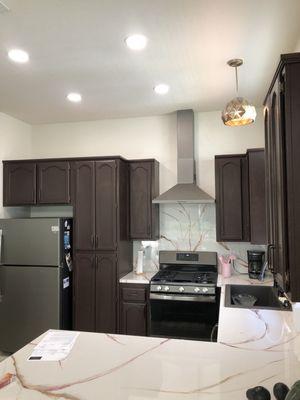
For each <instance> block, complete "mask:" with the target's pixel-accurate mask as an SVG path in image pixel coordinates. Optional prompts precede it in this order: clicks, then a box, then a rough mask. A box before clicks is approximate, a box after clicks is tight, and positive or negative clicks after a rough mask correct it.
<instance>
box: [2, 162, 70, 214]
mask: <svg viewBox="0 0 300 400" xmlns="http://www.w3.org/2000/svg"><path fill="white" fill-rule="evenodd" d="M69 175H70V167H69V163H68V162H66V161H49V162H38V163H37V162H34V161H28V162H10V161H5V162H4V179H3V194H4V202H3V204H4V205H5V206H21V205H35V204H69V203H70V201H71V199H70V179H69Z"/></svg>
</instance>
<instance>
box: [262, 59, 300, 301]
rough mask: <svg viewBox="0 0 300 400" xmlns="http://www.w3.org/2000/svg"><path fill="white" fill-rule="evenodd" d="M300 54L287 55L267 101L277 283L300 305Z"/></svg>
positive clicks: (271, 246)
mask: <svg viewBox="0 0 300 400" xmlns="http://www.w3.org/2000/svg"><path fill="white" fill-rule="evenodd" d="M299 104H300V53H294V54H285V55H282V56H281V60H280V63H279V66H278V68H277V70H276V73H275V75H274V78H273V80H272V82H271V86H270V89H269V91H268V93H267V96H266V99H265V141H266V160H267V162H266V167H267V168H266V185H267V217H268V218H267V234H268V258H269V265H270V266H271V268H272V270H273V272H274V274H275V280H276V282H277V283H278V284H279V285H280V286H281V287H282V288H283V289H284V290H285V291H286V292H287V293H288V294H289V296H290V298H291V300H292V301H295V302H297V301H300V269H299V267H298V260H299V257H300V246H299V242H300V181H299V171H300V157H299V148H300V115H299Z"/></svg>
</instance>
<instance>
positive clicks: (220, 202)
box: [215, 149, 266, 244]
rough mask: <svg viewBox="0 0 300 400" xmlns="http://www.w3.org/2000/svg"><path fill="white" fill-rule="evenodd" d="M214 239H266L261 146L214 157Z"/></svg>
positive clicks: (259, 240) (263, 166)
mask: <svg viewBox="0 0 300 400" xmlns="http://www.w3.org/2000/svg"><path fill="white" fill-rule="evenodd" d="M215 176H216V218H217V241H218V242H223V241H224V242H251V243H253V244H265V243H266V204H265V157H264V150H263V149H252V150H248V152H247V154H237V155H225V156H216V157H215Z"/></svg>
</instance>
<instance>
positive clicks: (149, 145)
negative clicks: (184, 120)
mask: <svg viewBox="0 0 300 400" xmlns="http://www.w3.org/2000/svg"><path fill="white" fill-rule="evenodd" d="M32 155H33V156H34V157H41V158H42V157H72V156H75V157H76V156H107V155H121V156H123V157H125V158H129V159H133V158H156V159H157V160H158V161H159V162H160V163H161V170H160V173H161V175H160V178H161V179H160V183H161V189H162V190H165V189H167V188H168V187H169V186H172V185H173V184H175V182H176V172H175V171H176V116H175V114H170V115H166V116H155V117H144V118H127V119H112V120H102V121H91V122H80V123H67V124H51V125H36V126H33V127H32Z"/></svg>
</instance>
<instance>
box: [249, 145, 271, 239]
mask: <svg viewBox="0 0 300 400" xmlns="http://www.w3.org/2000/svg"><path fill="white" fill-rule="evenodd" d="M248 163H249V208H250V228H251V229H250V232H251V233H250V237H251V243H252V244H266V242H267V239H266V198H265V190H266V189H265V152H264V150H263V149H254V150H249V151H248Z"/></svg>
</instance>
